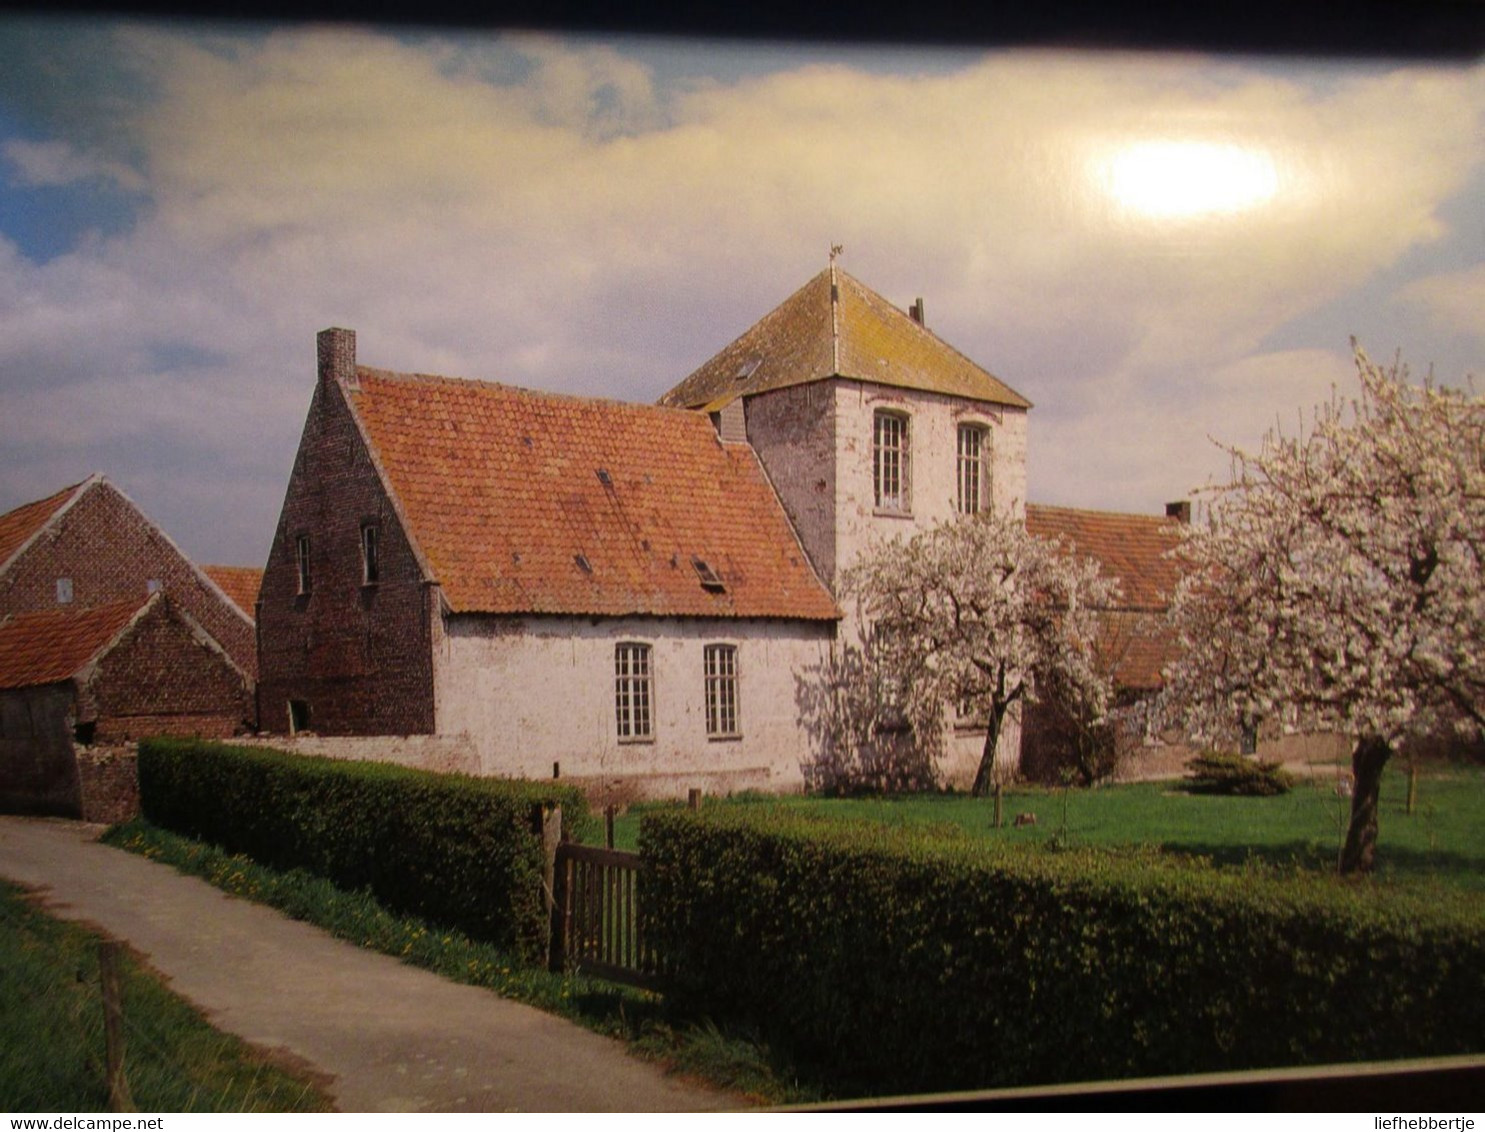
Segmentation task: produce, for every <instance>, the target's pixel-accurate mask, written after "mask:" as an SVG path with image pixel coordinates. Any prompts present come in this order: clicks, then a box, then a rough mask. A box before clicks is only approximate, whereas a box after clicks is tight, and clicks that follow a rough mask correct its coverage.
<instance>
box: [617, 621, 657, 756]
mask: <svg viewBox="0 0 1485 1132" xmlns="http://www.w3.org/2000/svg"><path fill="white" fill-rule="evenodd" d="M653 703H654V678H653V676H652V675H651V672H650V646H649V645H641V644H635V643H633V642H624V643H621V644H618V645H615V646H614V719H615V721H616V723H617V725H618V733H619V739H620V740H626V739H627V740H636V739H652V738H654V735H655V724H654V714H653V706H652V705H653Z"/></svg>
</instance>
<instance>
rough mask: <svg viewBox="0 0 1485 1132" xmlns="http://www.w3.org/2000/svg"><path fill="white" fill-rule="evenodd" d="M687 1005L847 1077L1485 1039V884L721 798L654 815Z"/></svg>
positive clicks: (1238, 1058) (651, 905) (1056, 1077)
mask: <svg viewBox="0 0 1485 1132" xmlns="http://www.w3.org/2000/svg"><path fill="white" fill-rule="evenodd" d="M640 846H641V852H642V853H643V855H644V858H645V867H646V870H647V872H646V878H645V879H646V890H645V902H646V905H645V907H646V916H647V921H648V922H647V926H646V930H647V932H648V933H649V935H648V938H649V939H650V940H651V941H652V942H653V943H654V944H656V945H657V947H658V948H659V950H660V954H661V955H662V956H663V957H664V958H665V960H666V963H667V968H668V969H669V970H670V971H671V972H673V974H672V976H671V984H670V986H669V988H668V993H669V996H670V999H671V1002H672V1004H673V1005H674V1006H676V1007H677V1008H678V1009H680V1010H681V1011H683V1012H686V1013H689V1014H692V1015H698V1016H708V1017H711V1018H712V1019H714V1020H715V1021H717V1022H730V1023H741V1024H743V1025H746V1026H751V1027H754V1028H756V1029H757V1030H758V1031H759V1032H760V1034H761V1035H762V1036H763V1038H764V1039H765V1040H766V1041H768V1042H770V1043H772V1044H774V1045H776V1046H777V1047H779V1048H780V1049H783V1050H786V1051H787V1052H788V1053H789V1055H790V1056H792V1057H793V1058H794V1059H795V1060H796V1062H797V1063H798V1064H799V1066H800V1067H801V1068H802V1069H804V1070H806V1071H807V1072H810V1073H813V1074H816V1075H817V1076H818V1077H819V1078H820V1079H822V1080H824V1081H828V1082H829V1083H830V1087H831V1088H832V1089H833V1090H835V1091H836V1092H838V1093H840V1094H842V1095H852V1094H854V1095H871V1094H875V1095H887V1094H892V1093H899V1092H919V1093H921V1092H933V1091H942V1090H953V1089H969V1088H989V1087H999V1086H1012V1085H1028V1084H1041V1083H1050V1082H1057V1081H1071V1080H1100V1079H1117V1078H1127V1077H1138V1076H1158V1075H1164V1074H1178V1073H1195V1072H1203V1071H1217V1070H1225V1069H1237V1068H1257V1067H1265V1066H1283V1065H1297V1064H1321V1063H1327V1062H1344V1061H1356V1060H1367V1059H1390V1058H1397V1057H1404V1056H1414V1055H1425V1054H1449V1053H1464V1052H1479V1051H1481V1050H1485V932H1482V931H1481V928H1482V925H1485V903H1482V902H1481V901H1480V900H1479V898H1477V897H1473V896H1465V895H1456V894H1447V893H1442V892H1440V893H1435V894H1431V895H1430V897H1429V898H1428V899H1424V898H1420V897H1417V896H1414V895H1413V894H1409V893H1402V894H1399V893H1395V892H1389V891H1384V890H1379V889H1377V888H1374V887H1370V886H1357V885H1345V884H1342V883H1340V882H1338V881H1335V880H1333V879H1331V878H1327V877H1319V876H1315V875H1313V874H1299V873H1287V872H1286V873H1278V872H1259V871H1255V870H1237V871H1233V870H1225V871H1224V870H1218V869H1216V868H1214V867H1212V866H1211V865H1209V864H1207V863H1205V862H1202V861H1193V860H1189V859H1184V858H1172V857H1170V856H1167V855H1161V854H1157V853H1136V854H1131V853H1127V852H1126V853H1122V854H1115V853H1110V852H1107V851H1104V852H1097V851H1078V852H1060V853H1059V852H1051V851H1048V850H1046V849H1042V848H1029V849H1028V848H1027V847H1009V848H1008V847H1003V846H997V845H995V844H993V843H987V842H985V841H983V840H981V839H976V838H970V837H967V836H960V835H956V834H953V833H950V832H945V831H923V830H902V829H891V828H888V827H884V826H877V825H867V824H865V823H845V822H822V821H820V820H818V819H809V818H802V817H799V816H797V815H788V814H781V813H779V812H777V811H773V812H768V811H760V810H757V809H755V808H752V807H746V808H743V807H739V808H732V809H729V808H717V809H710V810H703V811H702V812H701V813H699V814H692V813H688V812H685V811H675V812H659V813H655V814H652V815H649V816H647V817H646V818H645V820H644V822H643V824H642V826H641V833H640Z"/></svg>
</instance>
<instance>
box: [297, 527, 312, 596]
mask: <svg viewBox="0 0 1485 1132" xmlns="http://www.w3.org/2000/svg"><path fill="white" fill-rule="evenodd" d="M294 564H295V566H296V568H297V569H298V571H299V592H300V593H301V594H307V593H309V582H310V578H309V536H308V535H300V536H299V537H298V538H297V539H295V540H294Z"/></svg>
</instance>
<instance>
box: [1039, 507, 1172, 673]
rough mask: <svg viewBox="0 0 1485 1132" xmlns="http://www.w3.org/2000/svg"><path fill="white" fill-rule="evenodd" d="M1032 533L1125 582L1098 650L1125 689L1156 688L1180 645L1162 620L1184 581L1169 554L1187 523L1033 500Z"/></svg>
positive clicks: (1106, 620) (1106, 617)
mask: <svg viewBox="0 0 1485 1132" xmlns="http://www.w3.org/2000/svg"><path fill="white" fill-rule="evenodd" d="M1026 529H1027V530H1028V531H1030V532H1031V533H1032V534H1034V535H1037V536H1038V537H1041V538H1061V539H1062V541H1063V544H1064V545H1065V546H1067V547H1068V549H1069V550H1070V551H1071V552H1073V553H1076V554H1079V555H1083V556H1086V557H1089V558H1093V559H1096V560H1097V562H1098V564H1099V566H1100V567H1101V569H1102V572H1103V574H1104V576H1105V577H1114V578H1117V579H1118V580H1119V585H1120V588H1121V590H1122V591H1123V593H1122V596H1121V598H1120V601H1119V605H1118V608H1117V609H1112V610H1109V611H1107V612H1106V613H1105V615H1104V618H1103V625H1102V636H1101V639H1100V642H1099V647H1100V651H1101V652H1102V653H1103V655H1104V656H1105V657H1106V658H1107V659H1108V660H1109V661H1111V662H1112V663H1113V666H1114V672H1115V676H1116V679H1117V681H1118V683H1119V685H1120V686H1121V687H1125V688H1133V689H1151V688H1158V687H1159V686H1160V683H1161V679H1160V670H1161V668H1162V667H1164V666H1165V665H1166V664H1167V663H1169V662H1170V660H1171V659H1173V657H1174V651H1175V648H1176V642H1175V638H1174V636H1173V635H1172V634H1171V633H1170V631H1169V630H1168V629H1167V628H1166V626H1165V623H1164V615H1165V611H1166V609H1167V608H1168V607H1169V606H1170V601H1171V597H1172V596H1173V595H1174V593H1175V588H1176V583H1177V582H1178V581H1179V580H1180V576H1181V572H1180V567H1179V565H1178V563H1177V562H1176V560H1175V559H1174V558H1172V557H1170V556H1169V554H1168V552H1169V551H1170V550H1171V549H1173V548H1174V547H1175V546H1176V544H1177V543H1179V542H1180V541H1181V531H1182V525H1181V523H1180V522H1179V521H1178V520H1176V519H1173V518H1168V517H1166V516H1163V515H1129V514H1124V513H1121V512H1115V511H1082V510H1077V509H1075V508H1071V507H1047V506H1043V505H1041V504H1036V503H1028V504H1027V505H1026Z"/></svg>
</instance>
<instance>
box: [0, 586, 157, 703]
mask: <svg viewBox="0 0 1485 1132" xmlns="http://www.w3.org/2000/svg"><path fill="white" fill-rule="evenodd" d="M152 600H154V599H153V596H152V597H149V598H145V599H143V600H140V601H120V602H114V603H113V604H111V605H98V606H94V607H92V608H91V609H71V608H66V607H63V608H59V609H48V610H46V611H44V612H42V613H18V614H16V615H14V616H12V617H8V618H6V619H5V621H3V622H0V688H29V687H32V686H34V685H37V684H55V683H58V682H60V681H62V680H68V679H70V678H71V677H73V676H74V675H76V674H77V672H78V671H79V670H80V669H81V668H83V667H84V666H85V665H86V664H87V663H88V662H89V661H90V660H92V659H93V658H94V657H96V656H97V655H98V654H99V653H100V652H102V651H103V649H104V648H105V647H106V646H107V645H108V644H109V643H110V642H111V641H113V639H114V638H115V637H117V636H118V635H119V633H120V632H121V631H122V630H123V628H124V627H125V626H126V625H128V624H129V622H130V621H131V620H133V618H134V615H135V614H136V613H138V612H139V611H140V609H141V608H143V607H144V606H145V605H146V604H148V603H149V602H150V601H152Z"/></svg>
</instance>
